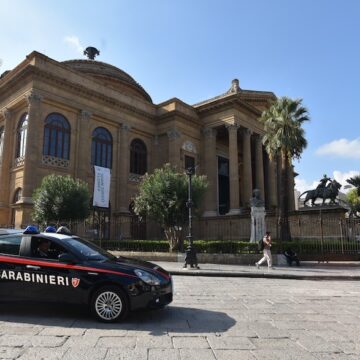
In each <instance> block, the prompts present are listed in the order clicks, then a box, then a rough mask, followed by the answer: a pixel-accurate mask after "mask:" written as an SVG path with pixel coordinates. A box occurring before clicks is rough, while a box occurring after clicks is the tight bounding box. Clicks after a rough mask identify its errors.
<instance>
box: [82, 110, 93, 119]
mask: <svg viewBox="0 0 360 360" xmlns="http://www.w3.org/2000/svg"><path fill="white" fill-rule="evenodd" d="M91 115H92V113H91V112H90V111H87V110H80V119H81V120H84V121H88V120H90V118H91Z"/></svg>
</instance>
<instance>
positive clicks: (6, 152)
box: [0, 109, 13, 224]
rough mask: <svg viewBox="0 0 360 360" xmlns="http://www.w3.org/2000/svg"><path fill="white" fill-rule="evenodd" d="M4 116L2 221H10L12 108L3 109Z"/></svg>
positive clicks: (0, 177)
mask: <svg viewBox="0 0 360 360" xmlns="http://www.w3.org/2000/svg"><path fill="white" fill-rule="evenodd" d="M2 116H3V118H4V119H5V125H4V137H3V151H2V157H1V159H0V184H1V186H0V213H1V214H0V223H1V224H8V223H10V217H9V199H10V197H11V195H12V194H10V188H9V185H10V168H11V157H12V151H11V149H12V146H11V145H12V138H13V136H12V131H11V125H12V124H11V120H12V113H11V111H10V110H8V109H5V110H3V111H2Z"/></svg>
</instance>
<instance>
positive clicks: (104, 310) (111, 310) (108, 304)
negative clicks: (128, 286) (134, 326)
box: [90, 286, 129, 323]
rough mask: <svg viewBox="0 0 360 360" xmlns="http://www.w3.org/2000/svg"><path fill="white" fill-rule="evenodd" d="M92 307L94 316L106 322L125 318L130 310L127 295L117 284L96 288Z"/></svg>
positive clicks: (91, 303)
mask: <svg viewBox="0 0 360 360" xmlns="http://www.w3.org/2000/svg"><path fill="white" fill-rule="evenodd" d="M90 307H91V312H92V314H93V316H95V318H97V319H98V320H99V321H102V322H106V323H112V322H116V321H120V320H123V319H124V318H125V317H126V315H127V314H128V311H129V304H128V299H127V296H126V295H125V293H124V291H123V290H121V289H120V288H119V287H117V286H104V287H102V288H100V289H98V290H96V291H95V292H94V294H93V296H92V298H91V302H90Z"/></svg>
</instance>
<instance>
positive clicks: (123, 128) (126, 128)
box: [121, 123, 131, 132]
mask: <svg viewBox="0 0 360 360" xmlns="http://www.w3.org/2000/svg"><path fill="white" fill-rule="evenodd" d="M130 130H131V126H130V125H129V124H127V123H122V124H121V131H122V132H124V131H130Z"/></svg>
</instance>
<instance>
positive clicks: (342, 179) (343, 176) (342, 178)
mask: <svg viewBox="0 0 360 360" xmlns="http://www.w3.org/2000/svg"><path fill="white" fill-rule="evenodd" d="M356 175H360V173H359V171H355V170H350V171H348V172H341V171H338V170H335V171H334V172H333V176H331V178H332V179H335V180H336V181H337V182H339V183H340V184H341V185H342V187H341V191H342V192H344V193H346V192H348V191H349V190H350V188H347V189H344V186H345V185H349V184H348V183H347V182H346V180H347V179H349V178H351V177H354V176H356ZM319 180H320V179H319ZM319 180H313V181H307V180H305V179H302V178H298V177H296V178H295V189H296V190H298V191H300V194H302V193H303V192H304V191H307V190H311V189H315V188H316V187H317V186H318V184H319Z"/></svg>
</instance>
